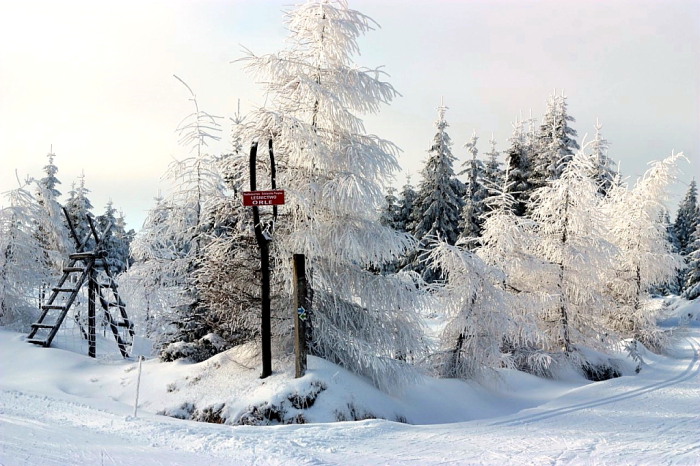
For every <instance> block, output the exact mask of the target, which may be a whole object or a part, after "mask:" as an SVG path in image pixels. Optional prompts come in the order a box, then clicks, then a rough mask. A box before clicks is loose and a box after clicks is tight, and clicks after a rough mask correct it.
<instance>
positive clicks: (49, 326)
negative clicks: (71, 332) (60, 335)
mask: <svg viewBox="0 0 700 466" xmlns="http://www.w3.org/2000/svg"><path fill="white" fill-rule="evenodd" d="M32 327H34V328H54V327H55V325H51V324H39V323H36V322H35V323H33V324H32Z"/></svg>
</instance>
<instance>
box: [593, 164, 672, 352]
mask: <svg viewBox="0 0 700 466" xmlns="http://www.w3.org/2000/svg"><path fill="white" fill-rule="evenodd" d="M681 158H683V155H682V154H675V155H671V156H669V157H667V158H666V159H664V160H662V161H661V162H654V163H653V164H652V166H651V168H649V170H647V172H646V173H645V174H644V176H643V177H642V178H640V179H639V180H637V182H636V184H635V186H634V188H632V189H627V187H626V186H623V185H620V184H617V183H616V184H613V187H612V189H611V191H610V192H609V193H608V197H607V199H608V201H607V202H605V203H604V204H603V205H604V213H605V217H606V219H607V223H608V231H609V235H608V238H609V241H610V242H611V243H613V244H614V245H615V246H616V247H617V254H616V255H615V257H614V260H613V265H612V267H611V269H610V270H611V275H612V276H611V277H610V278H609V280H608V281H609V285H608V288H609V293H610V294H611V296H612V297H613V299H614V300H615V301H616V303H617V306H616V307H615V308H614V311H613V312H611V313H609V316H608V323H607V326H608V327H609V328H611V329H613V330H614V331H615V332H617V333H619V334H622V335H623V336H625V337H628V338H634V339H635V340H637V341H640V342H642V343H643V344H645V345H647V346H648V347H650V348H652V349H656V350H659V349H661V348H662V347H663V346H664V344H665V342H664V335H663V333H662V332H660V331H659V330H658V328H657V326H656V315H655V314H654V312H653V311H651V310H650V309H649V308H648V307H647V306H645V304H646V298H647V297H648V291H649V290H650V289H651V288H652V287H654V286H655V285H660V284H663V283H666V282H668V281H670V280H673V279H674V277H675V274H676V271H677V270H678V268H679V267H680V266H681V264H682V261H681V259H680V257H679V256H678V255H676V254H673V253H672V252H671V248H670V245H669V242H668V240H667V233H666V226H665V225H664V224H663V223H662V222H661V221H659V219H660V214H662V212H663V209H664V202H666V201H667V198H668V192H667V190H668V187H669V185H670V183H671V182H672V181H673V180H674V179H675V172H676V170H677V163H678V161H679V159H681Z"/></svg>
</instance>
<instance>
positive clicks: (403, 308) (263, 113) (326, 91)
mask: <svg viewBox="0 0 700 466" xmlns="http://www.w3.org/2000/svg"><path fill="white" fill-rule="evenodd" d="M286 23H287V27H288V29H289V31H290V37H289V41H288V47H287V48H286V49H284V50H282V51H280V52H278V53H275V54H270V55H262V56H257V55H254V54H252V53H250V54H249V55H248V56H247V57H246V58H244V60H243V61H244V62H245V63H246V65H247V68H248V69H249V70H250V71H252V72H254V73H255V74H257V75H259V76H262V77H263V78H264V80H265V82H266V86H267V87H266V91H267V97H268V102H270V104H271V107H270V108H267V107H265V108H260V109H258V110H256V111H254V112H252V114H250V115H249V116H248V117H247V123H246V127H247V133H246V136H247V137H246V140H248V141H259V142H260V146H261V147H263V146H264V145H266V143H267V141H268V139H269V138H272V139H273V141H274V147H275V152H276V154H277V160H278V172H277V184H278V186H279V187H281V188H283V189H285V190H286V205H285V207H284V209H281V212H280V213H281V214H283V217H281V218H280V219H279V220H278V222H277V224H276V226H275V231H274V235H273V241H272V243H271V246H272V253H273V256H274V258H275V261H276V263H277V266H276V268H275V272H276V273H279V274H281V276H283V277H284V283H285V292H286V293H285V294H286V296H291V285H292V269H291V258H292V255H293V254H294V253H303V254H305V255H306V260H307V267H308V269H309V270H308V271H307V273H308V274H309V276H310V277H312V278H311V288H312V290H313V314H312V325H313V338H312V342H311V345H312V351H314V352H315V353H316V354H317V355H319V356H321V357H323V358H326V359H328V360H330V361H333V362H335V363H338V364H340V365H342V366H344V367H346V368H347V369H349V370H351V371H354V372H356V373H359V374H362V375H365V376H367V377H369V378H370V379H371V380H372V381H373V382H374V383H375V384H376V385H377V386H379V387H382V388H385V389H388V388H389V387H392V386H394V383H396V381H398V380H402V379H404V378H405V377H406V376H407V371H406V358H408V357H409V356H410V355H417V354H418V353H419V352H420V351H421V349H422V344H421V328H420V324H419V319H418V318H417V313H416V307H417V306H418V305H419V304H420V300H419V299H417V298H418V297H417V295H416V292H415V287H414V285H413V283H412V282H410V281H407V280H406V279H403V278H402V277H401V276H398V275H378V274H376V273H373V272H372V271H371V270H379V269H381V267H382V265H383V264H385V263H388V262H390V261H392V260H394V259H396V258H397V257H400V256H402V255H403V254H405V253H406V252H407V251H408V250H409V249H410V248H412V247H413V241H412V239H411V237H410V236H409V235H406V234H404V233H400V232H396V231H395V230H392V229H390V228H387V227H385V226H383V225H381V224H380V223H379V218H378V217H379V215H378V213H379V210H380V208H381V205H382V203H383V200H384V199H383V186H385V185H387V184H388V180H390V179H391V177H392V175H393V174H394V173H395V172H396V170H398V168H399V167H398V164H397V161H396V153H397V149H396V147H395V146H394V145H393V144H392V143H390V142H389V141H386V140H383V139H380V138H378V137H376V136H373V135H368V134H366V133H365V130H364V127H363V124H362V121H361V120H360V118H359V117H358V116H357V115H356V114H357V113H368V112H369V113H373V112H377V111H378V110H379V108H380V106H381V105H382V104H384V103H387V102H389V101H390V100H391V99H392V98H393V97H394V96H395V95H396V91H395V90H394V88H393V87H392V86H391V85H390V84H388V83H387V82H384V81H382V80H381V77H382V72H381V71H380V70H379V69H366V68H362V67H358V66H355V65H354V64H353V62H352V55H354V54H357V53H358V52H359V50H358V45H357V38H358V37H359V36H360V35H361V34H363V33H365V32H366V31H368V30H370V29H372V26H373V25H374V22H373V21H372V20H371V19H370V18H368V17H367V16H365V15H363V14H362V13H359V12H357V11H354V10H351V9H349V8H348V6H347V4H346V2H345V1H311V2H307V3H304V4H302V5H300V6H298V7H296V8H295V9H294V10H292V11H290V12H289V13H288V14H287V18H286ZM261 150H262V149H261ZM260 159H263V157H260ZM261 166H264V163H263V162H262V161H261ZM261 178H262V176H261ZM284 308H286V309H290V308H291V305H290V304H289V305H287V306H285V307H284Z"/></svg>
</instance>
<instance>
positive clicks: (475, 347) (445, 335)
mask: <svg viewBox="0 0 700 466" xmlns="http://www.w3.org/2000/svg"><path fill="white" fill-rule="evenodd" d="M461 242H462V240H460V241H459V242H458V245H455V246H451V245H449V244H447V243H445V242H443V241H440V242H438V244H437V245H436V246H435V247H434V248H433V249H432V250H431V252H430V256H429V259H428V263H429V264H430V265H431V266H433V267H436V268H438V269H439V270H441V271H442V273H443V274H444V276H445V283H444V285H440V286H436V287H435V290H434V295H435V297H436V298H437V299H438V300H439V302H440V303H441V304H442V305H443V306H444V309H445V311H446V316H447V322H446V323H445V326H444V328H443V330H442V333H441V335H440V341H439V347H438V352H437V353H435V354H433V355H431V357H430V358H429V360H430V361H431V366H432V369H433V370H434V371H436V372H437V374H438V375H439V376H441V377H453V378H461V379H471V378H475V377H479V376H482V375H484V371H485V370H487V369H495V368H498V367H502V366H503V365H504V363H507V362H508V359H507V357H506V356H505V355H503V354H502V353H501V347H502V344H503V341H504V340H505V339H506V335H508V334H514V333H516V330H515V328H514V324H515V323H516V321H515V320H514V319H512V318H511V316H510V315H509V314H508V313H509V312H511V311H512V310H513V303H512V302H511V299H510V298H511V295H509V294H508V293H506V292H504V290H503V288H502V286H501V283H502V281H503V278H502V272H500V271H499V270H498V269H496V268H492V267H489V266H488V265H486V264H485V263H484V262H483V261H482V260H481V259H480V258H479V257H478V256H476V255H474V254H473V253H471V252H469V251H468V250H466V249H465V248H463V247H460V243H461Z"/></svg>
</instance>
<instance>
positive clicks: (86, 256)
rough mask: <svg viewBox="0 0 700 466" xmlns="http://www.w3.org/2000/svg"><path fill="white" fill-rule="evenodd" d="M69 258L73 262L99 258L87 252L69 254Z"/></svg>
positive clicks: (91, 252)
mask: <svg viewBox="0 0 700 466" xmlns="http://www.w3.org/2000/svg"><path fill="white" fill-rule="evenodd" d="M68 257H69V258H70V259H73V260H80V259H90V258H94V257H97V255H96V254H95V253H94V252H93V251H85V252H76V253H74V254H69V255H68Z"/></svg>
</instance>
